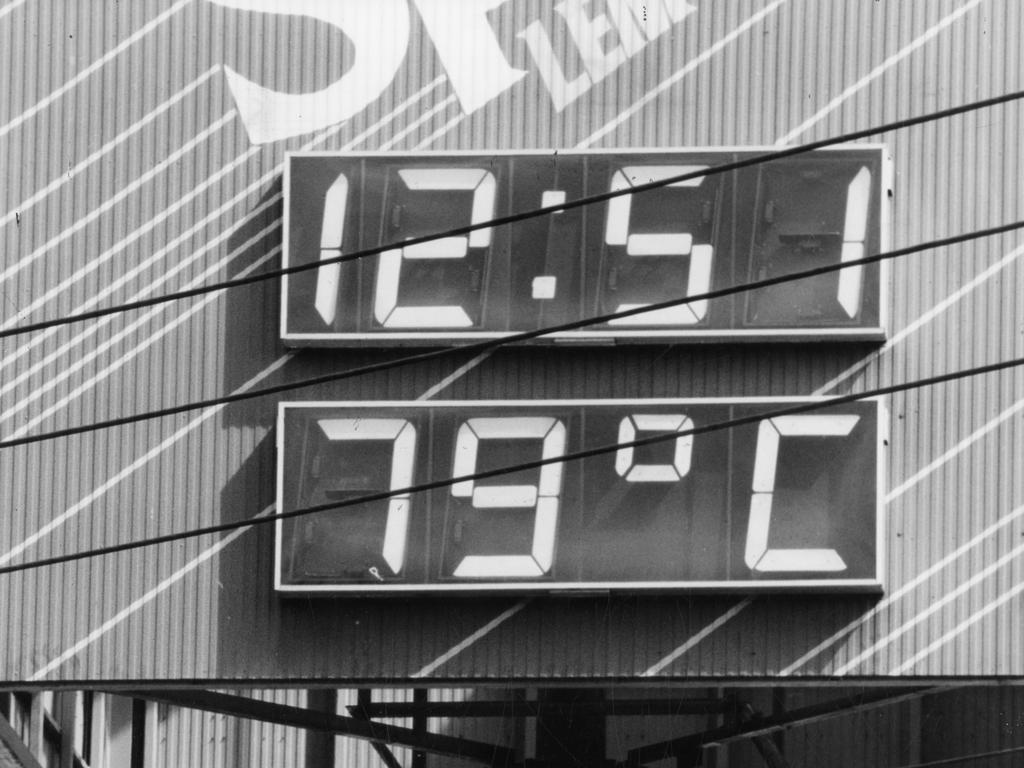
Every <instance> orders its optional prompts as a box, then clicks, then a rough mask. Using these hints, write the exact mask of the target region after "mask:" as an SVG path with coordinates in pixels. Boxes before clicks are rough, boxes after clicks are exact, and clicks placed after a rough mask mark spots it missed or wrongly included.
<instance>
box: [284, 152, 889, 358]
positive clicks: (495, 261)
mask: <svg viewBox="0 0 1024 768" xmlns="http://www.w3.org/2000/svg"><path fill="white" fill-rule="evenodd" d="M767 151H770V150H767V149H765V150H757V149H752V148H744V149H742V150H733V149H704V150H685V151H681V150H642V151H629V150H606V151H591V152H579V151H576V152H573V151H569V152H562V151H559V152H552V151H544V152H516V153H493V152H492V153H476V152H462V153H433V152H416V153H375V154H372V153H371V154H367V153H338V152H333V153H331V152H316V153H312V152H307V153H292V154H290V155H289V156H288V158H287V161H286V164H285V180H284V190H285V192H284V194H285V233H284V245H285V252H284V263H285V265H286V266H296V265H302V264H313V263H317V262H319V261H322V260H328V259H332V258H336V257H339V256H343V255H345V254H353V253H355V252H357V251H360V250H363V249H368V248H378V247H383V246H387V245H389V244H395V247H394V248H387V249H385V250H384V251H383V252H382V253H380V254H377V255H372V256H368V257H365V258H360V259H356V260H353V261H350V262H345V263H340V264H339V263H334V264H325V265H324V266H322V267H320V268H319V269H311V270H309V271H306V272H301V273H296V274H293V275H289V276H287V277H286V279H285V280H284V281H283V283H282V286H283V287H282V290H283V300H282V321H281V322H282V337H283V339H284V341H285V343H286V344H289V345H294V346H302V345H323V346H346V345H359V344H373V345H388V344H422V345H427V344H458V343H460V342H461V343H469V342H472V341H477V340H482V339H489V338H499V337H501V336H505V335H508V334H511V333H516V332H522V331H531V330H535V329H539V328H546V327H551V326H556V325H559V324H562V323H567V322H572V321H576V320H581V319H584V318H588V317H594V316H596V315H603V314H608V313H614V312H620V311H624V310H628V309H637V308H643V307H644V306H647V305H650V304H653V303H657V302H664V301H670V300H673V299H677V298H683V297H686V296H696V295H699V294H702V293H706V292H707V291H710V290H716V289H719V288H725V287H731V286H734V285H740V284H743V283H748V282H751V281H755V280H763V279H766V278H772V277H777V276H782V275H786V274H790V273H793V272H799V271H804V270H808V269H812V268H814V267H818V266H822V265H830V264H838V263H841V262H844V261H850V260H854V259H859V258H862V257H864V256H866V255H871V254H874V253H878V252H879V251H880V250H881V249H882V248H884V247H886V244H887V243H886V241H887V236H886V229H887V215H886V211H887V208H888V206H887V205H886V204H885V203H884V199H885V195H886V190H887V189H888V186H889V180H888V164H887V162H886V160H885V153H884V149H883V148H882V147H880V146H875V145H857V146H849V147H842V148H835V149H827V150H819V151H816V152H811V153H808V154H806V155H800V156H796V157H791V158H786V159H782V160H777V161H773V162H768V163H762V164H757V165H752V166H750V167H747V168H743V169H739V170H734V171H730V172H725V173H709V174H708V175H706V176H698V177H696V178H692V179H690V180H688V181H683V182H677V183H673V184H670V185H668V186H665V187H661V188H658V189H654V190H650V191H646V192H642V193H634V194H625V195H623V196H620V197H615V198H612V199H610V200H607V201H605V202H601V203H594V204H590V205H587V206H584V207H580V208H574V209H571V210H566V211H561V212H558V213H551V214H546V215H543V216H539V217H534V218H529V219H525V220H522V221H518V222H516V223H513V224H508V225H502V226H498V227H493V228H486V229H480V230H476V231H473V232H471V233H469V234H464V235H461V236H451V237H444V238H442V239H439V240H436V241H432V242H426V243H421V244H417V245H412V246H409V247H405V248H403V247H401V243H402V242H403V241H406V240H408V239H410V238H416V237H423V236H428V235H433V234H438V233H441V232H444V231H446V230H451V229H454V228H457V227H464V226H469V225H472V224H478V223H483V222H486V221H490V220H492V219H494V218H495V217H501V216H508V215H513V214H516V213H520V212H525V211H530V210H534V209H537V208H540V207H546V206H550V205H557V204H559V203H563V202H566V201H572V200H575V199H579V198H582V197H586V196H591V195H595V194H602V193H607V192H611V191H619V190H625V189H628V188H629V187H630V186H634V185H637V184H643V183H647V182H651V181H657V180H664V179H668V178H670V177H675V176H680V175H685V174H693V173H698V172H700V171H702V170H706V169H711V168H713V166H716V165H721V164H723V163H729V162H735V161H738V160H742V159H744V158H750V157H753V156H756V155H758V154H763V153H764V152H767ZM885 274H886V270H885V269H884V267H882V266H879V265H877V264H875V265H870V266H862V267H851V268H849V269H845V270H841V271H836V272H831V273H828V274H824V275H819V276H815V277H812V278H804V279H801V280H796V281H793V282H785V283H781V284H778V285H774V286H771V287H766V288H762V289H758V290H754V291H749V292H745V293H738V294H734V295H731V296H726V297H720V298H717V299H713V300H710V301H709V300H702V301H695V302H693V303H691V304H687V305H679V306H674V307H669V308H662V309H657V310H652V311H650V312H641V313H640V314H636V315H633V316H630V317H624V318H618V319H614V320H611V321H608V322H604V323H600V324H595V325H593V326H587V327H585V328H580V329H576V330H569V331H562V332H558V333H554V334H552V335H550V336H547V337H545V338H543V339H537V340H535V341H541V342H543V341H547V342H551V341H559V340H562V341H565V340H573V341H578V342H595V343H601V342H604V343H607V342H609V341H617V342H620V343H630V342H631V343H644V342H652V341H666V340H675V341H686V340H701V341H716V340H718V341H743V340H756V341H764V340H805V339H818V340H826V339H827V340H837V339H847V340H861V341H863V340H882V339H884V336H885V333H884V322H885V318H884V316H883V314H884V301H883V297H882V293H883V288H884V283H885Z"/></svg>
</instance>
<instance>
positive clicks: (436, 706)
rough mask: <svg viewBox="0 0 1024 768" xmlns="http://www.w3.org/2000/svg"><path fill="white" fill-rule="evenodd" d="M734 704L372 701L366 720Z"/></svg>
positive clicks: (628, 712)
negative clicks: (372, 718) (371, 718)
mask: <svg viewBox="0 0 1024 768" xmlns="http://www.w3.org/2000/svg"><path fill="white" fill-rule="evenodd" d="M734 706H735V704H734V702H732V701H729V700H728V699H608V700H605V701H578V702H573V703H566V702H559V701H536V700H533V701H524V700H521V699H509V700H506V701H428V702H422V703H417V702H390V701H389V702H383V701H381V702H373V703H370V704H367V705H366V707H365V708H364V711H365V712H366V714H367V715H368V716H369V717H374V718H379V717H416V716H418V715H423V716H425V717H537V716H538V715H541V714H543V715H568V714H580V715H606V716H608V717H616V716H635V715H651V716H671V715H705V714H727V713H729V712H730V711H731V710H732V709H733V708H734Z"/></svg>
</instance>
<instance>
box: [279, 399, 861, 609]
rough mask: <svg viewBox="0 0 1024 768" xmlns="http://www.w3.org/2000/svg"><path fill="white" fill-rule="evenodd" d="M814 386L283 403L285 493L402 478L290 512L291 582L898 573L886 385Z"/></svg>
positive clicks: (359, 589)
mask: <svg viewBox="0 0 1024 768" xmlns="http://www.w3.org/2000/svg"><path fill="white" fill-rule="evenodd" d="M799 402H806V401H805V400H797V399H786V400H778V399H776V400H765V399H699V400H586V401H583V400H555V401H497V402H489V403H488V402H445V403H429V402H367V403H357V404H339V403H285V404H282V405H281V408H280V413H279V423H278V500H277V501H278V509H279V510H280V511H282V512H285V513H287V512H289V511H292V510H297V509H302V508H305V507H313V506H319V505H325V504H327V505H329V504H332V503H337V504H344V503H345V502H350V501H352V500H355V499H358V498H359V497H362V496H367V495H371V494H391V495H389V496H383V497H382V498H381V499H379V500H376V501H368V502H356V503H353V504H350V505H348V506H340V507H337V508H335V509H327V510H321V511H318V512H313V513H310V514H307V515H302V516H297V517H293V518H289V519H286V520H281V521H278V523H277V551H276V573H277V584H276V586H277V588H278V589H279V590H281V591H284V592H300V593H310V592H346V593H362V594H381V595H384V594H389V593H390V594H394V593H408V592H452V591H455V592H457V591H464V592H469V591H471V592H480V591H490V592H524V591H588V590H589V591H594V590H616V591H633V592H636V591H658V590H661V591H667V590H719V591H740V592H742V591H755V590H778V591H781V590H804V591H807V590H847V591H852V590H859V591H878V590H880V589H881V572H880V551H881V548H880V546H879V542H878V531H879V526H878V510H879V507H880V505H879V492H880V488H881V482H880V479H879V453H880V448H879V444H880V426H879V423H880V404H879V403H878V402H877V401H875V400H868V401H864V402H857V403H846V404H842V405H828V404H827V402H826V401H822V406H821V407H819V408H815V409H814V410H813V411H809V412H805V413H798V414H789V415H773V412H777V411H778V410H779V409H780V408H784V407H785V406H787V405H792V404H794V403H799ZM742 418H746V419H748V421H747V423H745V424H743V425H742V426H737V427H732V428H728V429H718V430H714V431H708V432H698V433H696V434H694V433H692V430H694V429H697V430H699V429H700V428H701V427H706V426H709V425H713V424H718V423H721V422H725V421H728V420H733V419H742ZM676 434H678V436H675V435H676ZM656 435H661V436H663V437H664V438H665V439H662V440H659V441H658V442H650V443H647V444H645V445H640V446H626V445H623V444H626V443H631V442H634V441H638V440H643V439H644V438H645V437H651V436H656ZM599 446H610V450H608V451H606V452H602V453H596V454H594V455H591V456H588V457H587V458H584V459H575V460H569V461H564V462H552V463H546V464H543V465H542V466H535V467H532V468H527V469H523V468H520V469H516V470H515V471H512V472H509V473H502V474H495V475H491V476H489V477H487V478H477V479H467V478H469V477H470V476H473V475H475V474H478V473H481V472H487V471H490V470H496V469H499V468H506V467H517V466H521V465H523V464H525V463H529V462H536V461H538V460H543V459H557V458H558V457H560V456H564V455H566V454H571V453H575V452H580V451H583V450H586V449H589V448H594V447H599ZM616 446H618V447H616ZM445 480H453V481H454V482H452V483H450V484H447V485H443V486H441V487H438V488H434V489H431V490H426V491H419V492H411V491H410V490H409V489H410V488H411V487H412V486H416V485H420V484H424V483H430V482H435V481H445Z"/></svg>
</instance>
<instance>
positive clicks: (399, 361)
mask: <svg viewBox="0 0 1024 768" xmlns="http://www.w3.org/2000/svg"><path fill="white" fill-rule="evenodd" d="M1018 229H1024V220H1021V221H1015V222H1012V223H1010V224H1000V225H999V226H996V227H989V228H988V229H979V230H975V231H973V232H967V233H964V234H960V235H952V236H950V237H943V238H940V239H938V240H930V241H928V242H926V243H920V244H918V245H911V246H907V247H906V248H898V249H896V250H894V251H887V252H885V253H877V254H874V255H872V256H865V257H864V258H861V259H853V260H850V261H846V262H842V263H839V264H827V265H824V266H820V267H814V268H813V269H807V270H803V271H800V272H791V273H790V274H787V275H779V276H776V277H769V278H765V279H763V280H755V281H753V282H750V283H740V284H739V285H733V286H729V287H727V288H718V289H716V290H713V291H707V292H706V293H699V294H695V295H693V296H685V297H683V298H679V299H670V300H668V301H662V302H658V303H655V304H645V305H643V306H640V307H636V308H634V309H627V310H623V311H621V312H610V313H608V314H604V315H595V316H593V317H587V318H583V319H582V320H573V321H571V322H568V323H562V324H561V325H552V326H547V327H544V328H538V329H535V330H532V331H523V332H521V333H512V334H509V335H507V336H502V337H501V338H498V339H486V340H484V341H479V342H474V343H472V344H466V345H463V346H458V347H442V348H439V349H432V350H428V351H426V352H419V353H416V354H413V355H406V356H403V357H400V358H396V359H393V360H385V361H383V362H380V363H371V364H370V365H364V366H360V367H358V368H349V369H348V370H344V371H337V372H335V373H328V374H324V375H322V376H314V377H312V378H308V379H300V380H299V381H291V382H286V383H284V384H275V385H273V386H269V387H263V388H260V389H250V390H248V391H246V392H236V393H234V394H231V395H221V396H219V397H212V398H208V399H206V400H195V401H192V402H189V403H183V404H181V405H172V406H169V407H167V408H158V409H156V410H152V411H144V412H142V413H136V414H132V415H129V416H119V417H117V418H114V419H107V420H104V421H96V422H91V423H89V424H80V425H77V426H74V427H65V428H63V429H56V430H52V431H49V432H40V433H38V434H35V435H26V436H24V437H16V438H11V439H8V440H0V449H3V448H13V447H15V446H19V445H28V444H30V443H39V442H43V441H46V440H54V439H56V438H59V437H69V436H71V435H79V434H82V433H85V432H95V431H98V430H102V429H110V428H112V427H119V426H124V425H126V424H133V423H136V422H140V421H149V420H152V419H158V418H162V417H164V416H174V415H176V414H179V413H185V412H187V411H194V410H198V409H200V408H210V407H213V406H218V405H226V404H229V403H235V402H239V401H242V400H253V399H255V398H258V397H266V396H268V395H274V394H278V393H280V392H289V391H291V390H295V389H302V388H305V387H312V386H316V385H319V384H328V383H330V382H335V381H342V380H344V379H351V378H354V377H356V376H363V375H365V374H369V373H378V372H380V371H387V370H392V369H394V368H399V367H402V366H405V365H410V364H412V363H421V362H424V361H427V360H434V359H437V358H441V357H446V356H449V355H455V354H461V353H466V352H469V353H479V352H482V351H486V350H489V349H495V348H497V347H501V346H505V345H508V344H514V343H518V342H522V341H529V340H531V339H536V338H540V337H542V336H547V335H549V334H552V333H560V332H562V331H571V330H575V329H578V328H585V327H587V326H590V325H597V324H600V323H607V322H609V321H611V320H616V319H618V318H622V317H631V316H633V315H639V314H643V313H645V312H652V311H656V310H659V309H666V308H668V307H676V306H680V305H683V304H690V303H692V302H697V301H705V300H708V299H716V298H721V297H722V296H731V295H733V294H737V293H744V292H747V291H754V290H759V289H761V288H767V287H769V286H772V285H778V284H780V283H787V282H794V281H797V280H803V279H806V278H809V277H815V276H817V275H823V274H827V273H829V272H837V271H839V270H841V269H847V268H853V267H859V266H863V265H865V264H874V263H876V262H880V261H885V260H887V259H895V258H897V257H900V256H907V255H910V254H913V253H918V252H920V251H926V250H930V249H933V248H941V247H944V246H948V245H955V244H957V243H963V242H967V241H969V240H977V239H979V238H983V237H991V236H993V235H999V234H1003V233H1006V232H1012V231H1014V230H1018Z"/></svg>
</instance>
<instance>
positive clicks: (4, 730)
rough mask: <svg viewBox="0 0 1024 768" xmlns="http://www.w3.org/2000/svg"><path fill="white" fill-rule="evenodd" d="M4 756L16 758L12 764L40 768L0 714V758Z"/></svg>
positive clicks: (16, 733) (23, 767) (19, 737)
mask: <svg viewBox="0 0 1024 768" xmlns="http://www.w3.org/2000/svg"><path fill="white" fill-rule="evenodd" d="M5 757H6V758H10V759H12V760H16V761H17V762H16V763H14V765H18V766H21V768H42V766H40V765H39V761H38V760H36V758H35V757H34V756H33V754H32V753H31V752H30V751H29V748H28V746H27V745H26V744H25V743H24V742H23V741H22V740H21V736H19V735H18V732H17V731H15V730H14V728H12V727H11V724H10V723H9V722H7V718H6V717H4V716H3V715H0V758H5Z"/></svg>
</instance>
